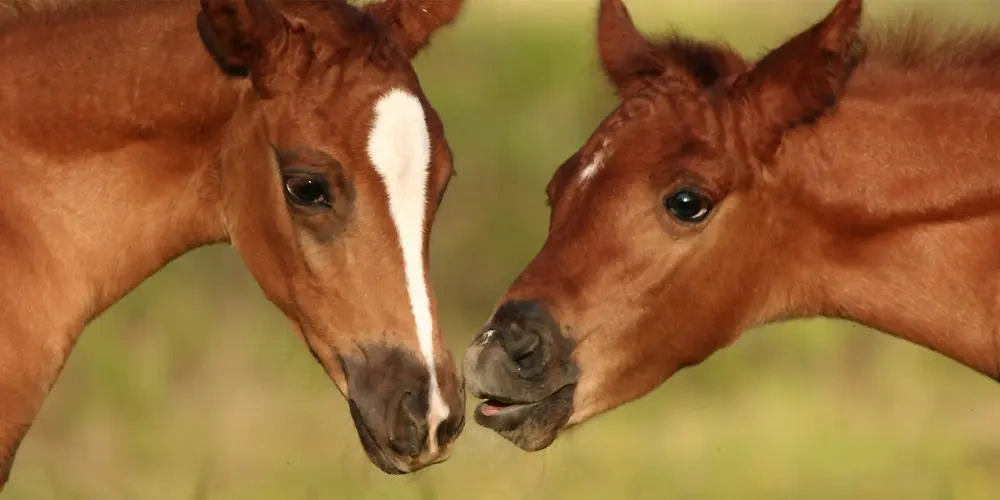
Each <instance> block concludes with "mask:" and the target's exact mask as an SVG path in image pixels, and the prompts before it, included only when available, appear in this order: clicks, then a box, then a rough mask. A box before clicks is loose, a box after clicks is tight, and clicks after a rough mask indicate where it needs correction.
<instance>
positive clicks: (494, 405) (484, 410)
mask: <svg viewBox="0 0 1000 500" xmlns="http://www.w3.org/2000/svg"><path fill="white" fill-rule="evenodd" d="M525 406H527V405H520V404H504V403H498V402H496V401H483V402H482V403H479V407H478V408H477V410H478V411H479V413H481V414H483V415H484V416H487V417H493V416H496V415H503V414H505V413H509V412H512V411H515V410H518V409H520V408H524V407H525Z"/></svg>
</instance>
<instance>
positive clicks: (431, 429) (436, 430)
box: [389, 391, 465, 470]
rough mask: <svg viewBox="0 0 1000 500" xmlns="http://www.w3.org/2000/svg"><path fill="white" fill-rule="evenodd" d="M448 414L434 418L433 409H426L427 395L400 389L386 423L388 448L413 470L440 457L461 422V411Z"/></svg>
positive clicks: (445, 455)
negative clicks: (424, 396)
mask: <svg viewBox="0 0 1000 500" xmlns="http://www.w3.org/2000/svg"><path fill="white" fill-rule="evenodd" d="M449 413H450V414H449V415H448V416H447V417H446V418H443V419H441V418H437V415H438V414H437V413H436V412H435V411H433V410H431V411H429V407H428V405H427V398H423V397H420V395H418V394H415V393H413V392H409V391H407V392H404V393H403V394H402V396H401V397H400V398H399V403H398V405H397V408H396V411H395V417H394V421H393V423H392V424H390V426H389V449H390V450H392V451H393V452H394V453H395V454H397V455H398V456H399V457H400V458H402V459H403V461H404V462H406V463H408V464H410V465H411V467H412V468H413V470H416V469H419V468H422V467H426V466H427V465H431V464H433V463H437V462H439V461H442V460H444V459H445V458H447V454H448V452H449V448H450V446H451V444H452V443H453V442H454V441H455V439H457V438H458V435H459V434H460V433H461V432H462V427H463V426H464V425H465V415H464V412H462V411H451V412H449Z"/></svg>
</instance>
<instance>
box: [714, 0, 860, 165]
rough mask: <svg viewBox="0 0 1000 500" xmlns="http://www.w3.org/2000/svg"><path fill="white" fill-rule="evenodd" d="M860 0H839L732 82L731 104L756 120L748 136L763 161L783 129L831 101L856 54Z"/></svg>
mask: <svg viewBox="0 0 1000 500" xmlns="http://www.w3.org/2000/svg"><path fill="white" fill-rule="evenodd" d="M861 12H862V0H840V1H839V2H838V3H837V5H836V7H834V9H833V11H831V12H830V14H829V15H828V16H827V17H826V18H825V19H823V20H822V21H820V22H819V23H817V24H816V25H814V26H813V27H812V28H810V29H809V30H807V31H805V32H803V33H801V34H799V35H798V36H796V37H795V38H793V39H791V40H790V41H788V42H786V43H785V44H784V45H782V46H781V47H778V48H777V49H775V50H774V51H772V52H771V53H769V54H768V55H766V56H765V57H764V58H763V59H761V60H760V62H758V63H757V65H756V66H755V67H754V69H753V70H751V71H750V72H748V73H746V74H744V75H743V76H741V77H740V78H739V79H738V80H737V81H736V82H735V83H734V85H733V88H732V92H733V98H734V99H735V100H736V105H737V106H739V107H741V108H742V109H745V110H746V112H747V113H748V114H750V115H751V116H757V118H758V119H757V120H753V121H752V122H750V123H748V125H747V126H748V127H751V128H753V129H754V130H753V131H752V133H751V134H750V135H751V140H752V142H753V144H755V148H756V154H757V156H758V158H759V159H761V160H763V161H769V160H770V159H771V157H773V155H774V154H775V152H776V151H777V149H778V146H779V145H780V143H781V137H782V135H783V134H784V132H785V131H787V130H789V129H791V128H792V127H794V126H796V125H798V124H801V123H805V122H808V121H811V120H814V119H816V118H818V117H819V116H821V115H822V114H823V113H824V112H826V111H827V110H828V109H829V108H831V107H832V106H834V105H835V104H836V103H837V100H838V99H839V97H840V94H841V92H842V91H843V89H844V87H845V86H846V85H847V81H848V79H849V78H850V76H851V74H852V72H853V70H854V67H855V66H856V64H857V62H858V60H859V59H860V53H859V48H860V45H859V44H858V28H859V25H860V22H861Z"/></svg>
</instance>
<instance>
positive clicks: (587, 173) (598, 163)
mask: <svg viewBox="0 0 1000 500" xmlns="http://www.w3.org/2000/svg"><path fill="white" fill-rule="evenodd" d="M607 152H608V141H607V140H605V141H604V142H603V143H602V144H601V149H600V150H598V151H597V153H596V154H594V158H593V159H592V160H590V163H589V164H588V165H587V166H586V167H583V169H582V170H580V184H586V183H587V181H589V180H590V179H592V178H593V177H594V176H595V175H597V172H599V171H600V170H601V168H603V167H604V159H605V157H606V155H607Z"/></svg>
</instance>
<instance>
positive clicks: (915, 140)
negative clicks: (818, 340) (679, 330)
mask: <svg viewBox="0 0 1000 500" xmlns="http://www.w3.org/2000/svg"><path fill="white" fill-rule="evenodd" d="M998 117H1000V85H996V84H994V85H992V86H979V87H978V88H974V89H964V91H963V89H960V88H959V89H956V88H947V89H941V90H936V89H934V88H933V87H931V86H930V85H928V86H926V87H921V86H919V85H914V86H913V88H912V89H910V90H909V91H902V92H899V91H897V92H888V91H877V90H872V91H870V92H865V91H864V89H858V91H857V92H856V93H855V94H854V95H851V94H848V96H846V97H845V99H844V101H843V102H842V103H841V105H840V106H839V108H838V110H837V111H836V112H835V113H834V114H832V115H831V116H829V117H827V118H826V119H825V120H823V121H821V122H820V123H819V124H818V125H817V126H816V127H815V128H813V129H804V130H802V131H799V132H795V133H793V134H791V135H790V136H789V137H788V140H787V141H786V145H785V146H786V147H785V151H784V153H783V156H784V158H785V161H786V162H787V163H786V164H787V165H789V167H788V171H789V172H790V173H789V175H788V177H787V178H786V179H785V180H786V181H788V182H787V183H783V185H782V191H783V193H785V194H784V195H783V196H782V198H783V200H784V203H786V204H789V203H790V204H792V205H793V206H796V207H797V208H798V210H794V211H789V210H788V206H787V205H786V206H785V207H784V208H783V209H782V210H783V211H785V212H787V213H795V214H796V215H794V216H791V215H790V216H789V217H802V216H803V214H804V217H802V218H801V219H795V220H787V221H782V224H783V225H785V227H786V228H785V229H783V230H780V231H784V234H785V235H786V239H787V240H788V241H787V242H788V243H789V244H790V245H794V247H795V248H797V250H795V252H798V254H797V255H795V256H794V257H793V258H792V259H790V260H789V261H788V262H786V263H783V264H782V265H783V266H784V267H786V268H787V269H789V270H790V272H789V273H786V277H788V278H789V279H788V281H786V284H787V286H786V287H784V291H783V292H779V293H785V294H787V295H786V296H798V297H801V299H798V303H797V304H796V306H795V308H794V313H795V314H793V316H814V315H824V316H830V317H839V318H846V319H850V320H854V321H856V322H859V323H862V324H865V325H868V326H870V327H873V328H875V329H878V330H881V331H883V332H886V333H889V334H891V335H894V336H897V337H901V338H903V339H905V340H908V341H911V342H914V343H916V344H919V345H922V346H924V347H927V348H929V349H931V350H934V351H937V352H939V353H941V354H944V355H946V356H949V357H951V358H952V359H954V360H956V361H959V362H961V363H963V364H965V365H967V366H969V367H971V368H974V369H975V370H977V371H979V372H981V373H983V374H987V375H990V376H992V377H993V378H998V379H1000V344H998V338H997V337H998V333H997V328H998V326H997V325H1000V311H998V307H1000V295H998V292H997V285H996V283H997V271H998V270H1000V253H998V252H997V250H996V249H997V248H1000V171H998V170H997V168H998V157H997V151H998V150H1000V120H998ZM805 227H810V228H816V230H805V231H803V228H805ZM789 248H792V247H791V246H790V247H789ZM796 259H797V260H796Z"/></svg>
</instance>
